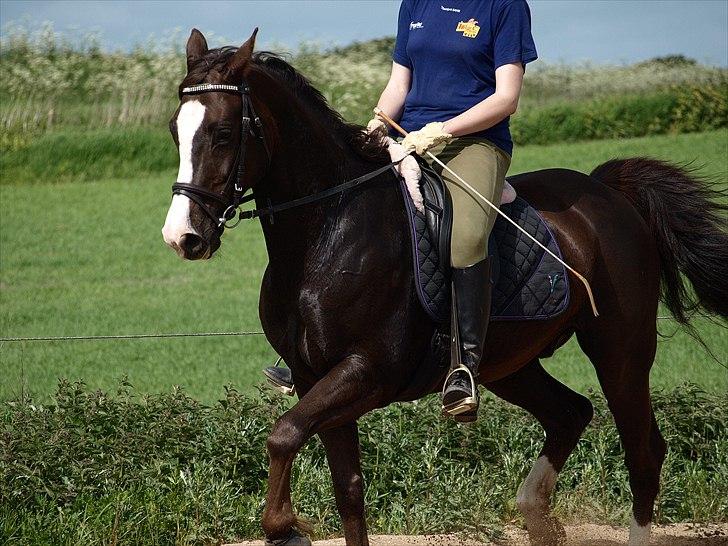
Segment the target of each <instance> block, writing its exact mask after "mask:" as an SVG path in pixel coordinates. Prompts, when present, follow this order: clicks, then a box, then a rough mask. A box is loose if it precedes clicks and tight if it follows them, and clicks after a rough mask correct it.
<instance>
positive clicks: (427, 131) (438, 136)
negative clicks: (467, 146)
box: [402, 121, 452, 155]
mask: <svg viewBox="0 0 728 546" xmlns="http://www.w3.org/2000/svg"><path fill="white" fill-rule="evenodd" d="M443 126H444V123H442V122H441V121H434V122H432V123H428V124H427V125H425V126H424V127H423V128H422V129H420V130H419V131H412V132H411V133H409V134H408V135H407V136H406V137H404V139H403V140H402V146H404V147H405V149H406V150H407V151H408V152H412V151H415V152H417V154H418V155H424V154H425V152H426V151H427V150H429V149H430V148H433V147H434V146H437V145H438V144H442V143H443V142H450V141H451V140H452V135H451V134H450V133H446V132H444V131H443V130H442V128H443Z"/></svg>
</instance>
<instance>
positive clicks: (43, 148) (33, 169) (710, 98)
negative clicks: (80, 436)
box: [0, 84, 728, 183]
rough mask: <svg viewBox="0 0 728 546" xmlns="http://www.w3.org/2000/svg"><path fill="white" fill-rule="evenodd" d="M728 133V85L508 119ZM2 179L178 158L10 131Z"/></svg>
mask: <svg viewBox="0 0 728 546" xmlns="http://www.w3.org/2000/svg"><path fill="white" fill-rule="evenodd" d="M722 127H728V84H725V85H713V86H710V85H703V86H699V87H681V88H676V89H674V90H672V91H669V92H660V93H655V94H653V95H645V96H629V95H628V96H624V97H614V98H608V99H599V100H592V101H582V102H575V103H568V104H567V103H565V104H560V105H555V106H554V105H551V106H542V107H537V108H524V109H522V110H520V111H519V112H518V113H517V114H516V115H515V116H514V117H513V119H512V121H511V130H512V133H513V139H514V141H515V142H516V144H517V145H524V144H550V143H556V142H574V141H582V140H600V139H610V138H628V137H638V136H646V135H658V134H665V133H690V132H699V131H708V130H712V129H717V128H722ZM0 151H1V152H2V153H0V173H2V175H1V178H0V181H1V182H2V183H24V182H34V181H57V180H95V179H100V178H109V177H114V178H132V177H135V176H140V175H144V174H149V173H157V172H161V171H167V170H171V169H174V168H175V167H176V165H177V162H178V159H177V156H176V151H175V148H174V145H173V143H172V140H171V138H170V136H169V134H168V132H167V130H166V128H164V127H144V126H142V127H133V126H130V127H116V128H105V129H89V130H81V129H78V128H62V129H56V130H54V131H51V132H48V133H41V134H37V135H34V136H32V135H30V134H14V133H7V134H4V135H2V140H1V141H0Z"/></svg>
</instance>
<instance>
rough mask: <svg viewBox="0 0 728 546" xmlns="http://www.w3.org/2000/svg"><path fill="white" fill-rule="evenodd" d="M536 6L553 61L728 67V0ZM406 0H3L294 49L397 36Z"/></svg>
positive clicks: (137, 39)
mask: <svg viewBox="0 0 728 546" xmlns="http://www.w3.org/2000/svg"><path fill="white" fill-rule="evenodd" d="M432 1H437V2H439V3H441V4H443V5H444V4H448V3H452V4H453V5H455V4H456V3H457V2H458V1H460V0H450V1H449V2H448V0H432ZM529 5H530V6H531V12H532V19H533V35H534V39H535V41H536V45H537V49H538V51H539V56H540V58H541V59H542V60H545V61H547V62H551V63H555V62H565V63H580V62H584V61H590V62H593V63H620V64H621V63H631V62H635V61H640V60H644V59H649V58H651V57H656V56H660V55H669V54H683V55H686V56H688V57H692V58H695V59H697V60H699V61H701V62H705V63H708V64H713V65H719V66H724V67H725V66H728V0H529ZM398 8H399V1H398V0H369V1H363V0H336V1H330V0H285V1H284V0H280V1H279V0H258V1H222V0H219V1H217V0H216V1H211V0H208V1H205V2H202V1H199V0H198V1H192V2H190V1H178V0H165V1H147V2H145V1H139V0H104V1H91V0H86V1H77V0H73V1H64V0H0V22H1V23H2V28H3V33H4V32H5V28H6V25H7V24H8V23H11V22H19V21H25V22H26V24H30V26H37V25H39V24H40V23H42V22H45V21H50V22H52V23H53V25H54V27H55V29H56V30H58V31H62V32H70V33H75V32H79V31H80V32H88V31H94V32H98V33H99V34H100V36H101V43H102V45H103V46H104V48H105V49H129V48H130V47H132V46H133V45H135V44H139V43H144V42H147V41H148V40H149V38H150V36H154V37H162V36H169V35H171V34H172V31H174V30H175V29H176V30H177V31H178V32H179V36H178V39H179V40H180V41H181V42H182V41H184V39H185V37H186V36H187V34H188V32H189V30H190V29H191V28H192V27H197V28H199V29H200V30H202V32H203V33H205V34H206V35H208V37H209V36H217V37H218V39H221V38H223V37H224V38H226V39H227V40H226V42H227V43H231V44H237V43H242V42H243V41H244V40H245V39H246V38H247V37H248V36H249V35H250V32H251V31H252V29H253V28H254V27H255V26H258V27H260V34H259V35H258V42H257V43H258V44H259V47H261V48H275V49H288V50H295V48H296V46H297V45H298V44H300V43H301V42H304V41H314V42H316V43H318V44H320V45H322V46H328V45H345V44H348V43H351V42H353V41H357V40H367V39H371V38H378V37H382V36H392V35H394V34H395V31H396V22H397V11H398ZM209 41H210V44H211V45H221V43H219V42H218V41H216V40H215V39H214V38H211V39H210V40H209Z"/></svg>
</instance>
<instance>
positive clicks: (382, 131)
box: [367, 118, 387, 138]
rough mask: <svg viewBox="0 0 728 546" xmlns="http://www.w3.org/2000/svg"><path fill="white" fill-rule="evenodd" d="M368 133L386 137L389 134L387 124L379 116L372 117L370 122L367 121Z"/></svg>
mask: <svg viewBox="0 0 728 546" xmlns="http://www.w3.org/2000/svg"><path fill="white" fill-rule="evenodd" d="M367 133H369V134H370V135H379V136H381V137H382V138H384V137H386V136H387V126H386V125H385V124H384V122H383V121H382V120H381V119H379V118H373V119H370V120H369V123H367Z"/></svg>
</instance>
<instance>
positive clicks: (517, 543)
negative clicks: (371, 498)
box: [228, 523, 728, 546]
mask: <svg viewBox="0 0 728 546" xmlns="http://www.w3.org/2000/svg"><path fill="white" fill-rule="evenodd" d="M566 534H567V537H568V540H567V545H568V546H587V545H588V546H617V545H622V544H626V543H627V535H628V530H627V529H626V528H622V527H611V526H609V525H594V524H591V523H586V524H582V525H568V526H567V527H566ZM370 542H371V546H496V545H497V546H528V535H527V534H526V531H524V530H522V529H518V528H515V527H508V528H507V529H506V536H505V538H504V539H502V540H499V541H498V542H495V543H483V542H477V541H473V540H466V539H463V538H460V537H457V536H453V535H449V536H448V535H424V536H391V535H379V536H372V537H370ZM650 544H652V545H655V546H693V545H701V546H705V545H709V546H718V545H728V524H726V523H722V524H693V523H678V524H673V525H658V526H656V527H655V528H654V529H653V532H652V540H651V542H650ZM314 545H315V546H345V545H344V540H343V539H335V540H321V541H317V542H315V543H314ZM228 546H263V542H262V541H249V542H240V543H237V544H234V545H228Z"/></svg>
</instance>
